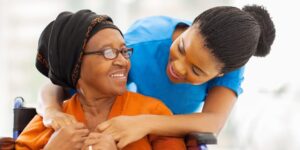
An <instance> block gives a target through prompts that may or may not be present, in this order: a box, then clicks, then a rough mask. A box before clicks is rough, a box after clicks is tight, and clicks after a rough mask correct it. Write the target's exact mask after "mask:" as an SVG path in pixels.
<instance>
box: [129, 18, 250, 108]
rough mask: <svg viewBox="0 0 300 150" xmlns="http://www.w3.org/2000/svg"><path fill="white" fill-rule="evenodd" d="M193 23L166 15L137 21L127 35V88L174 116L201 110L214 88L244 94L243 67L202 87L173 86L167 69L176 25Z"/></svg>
mask: <svg viewBox="0 0 300 150" xmlns="http://www.w3.org/2000/svg"><path fill="white" fill-rule="evenodd" d="M179 23H185V24H187V25H191V22H189V21H185V20H177V19H174V18H170V17H166V16H153V17H147V18H143V19H141V20H138V21H136V22H135V23H134V24H133V25H132V26H131V27H130V28H129V29H128V31H127V33H126V34H125V35H124V37H125V41H126V44H127V46H128V47H132V48H134V53H133V55H132V57H131V59H130V60H131V70H130V73H129V78H128V88H129V90H131V91H136V92H138V93H141V94H144V95H148V96H152V97H155V98H158V99H160V100H162V101H163V102H164V103H165V104H166V105H167V106H168V107H169V108H170V109H171V110H172V111H173V113H174V114H187V113H193V112H196V111H197V110H199V108H200V107H201V105H202V102H203V101H204V100H205V97H206V95H207V92H208V90H209V89H210V88H212V87H214V86H224V87H227V88H229V89H231V90H232V91H234V92H235V93H236V95H239V94H241V93H242V89H241V82H242V81H243V79H244V77H243V73H244V68H241V69H238V70H235V71H233V72H230V73H227V74H225V75H224V76H223V77H219V78H215V79H213V80H211V81H209V82H207V83H204V84H202V85H190V84H173V83H172V82H170V80H169V79H168V77H167V74H166V66H167V62H168V57H169V50H170V46H171V44H172V34H173V31H174V29H175V27H176V25H177V24H179Z"/></svg>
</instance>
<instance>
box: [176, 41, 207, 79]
mask: <svg viewBox="0 0 300 150" xmlns="http://www.w3.org/2000/svg"><path fill="white" fill-rule="evenodd" d="M180 41H181V42H182V50H183V51H184V53H186V51H185V46H184V40H183V38H181V40H180ZM192 65H193V67H195V68H197V69H199V70H200V71H201V72H203V73H204V74H205V75H208V74H207V73H206V72H204V71H203V70H202V69H201V68H200V67H198V66H196V65H195V64H192Z"/></svg>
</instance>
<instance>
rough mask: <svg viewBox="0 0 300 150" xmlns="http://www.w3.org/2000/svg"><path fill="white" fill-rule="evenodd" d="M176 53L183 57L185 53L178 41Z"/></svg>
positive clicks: (180, 42)
mask: <svg viewBox="0 0 300 150" xmlns="http://www.w3.org/2000/svg"><path fill="white" fill-rule="evenodd" d="M177 46H178V51H179V53H180V54H182V55H184V54H185V51H184V49H183V44H182V41H181V40H180V41H179V43H178V45H177Z"/></svg>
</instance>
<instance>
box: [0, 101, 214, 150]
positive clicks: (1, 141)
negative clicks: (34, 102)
mask: <svg viewBox="0 0 300 150" xmlns="http://www.w3.org/2000/svg"><path fill="white" fill-rule="evenodd" d="M36 114H37V112H36V110H35V108H28V107H24V99H23V98H22V97H16V98H15V100H14V123H13V136H12V138H10V137H3V138H0V150H13V149H15V140H16V139H17V137H18V136H19V135H20V133H21V132H22V131H23V129H24V128H25V127H26V125H27V124H28V123H29V122H30V120H31V119H32V118H33V117H34V116H35V115H36ZM184 140H185V143H186V145H187V149H189V148H190V147H193V149H195V147H197V148H196V149H198V150H207V146H206V145H207V144H217V138H216V136H215V135H214V134H212V133H190V134H188V135H187V136H185V138H184ZM195 145H196V146H195Z"/></svg>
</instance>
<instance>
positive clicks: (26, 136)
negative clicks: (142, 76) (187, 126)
mask: <svg viewBox="0 0 300 150" xmlns="http://www.w3.org/2000/svg"><path fill="white" fill-rule="evenodd" d="M63 111H64V112H65V113H67V114H70V115H73V116H74V117H75V118H76V120H77V121H79V122H82V123H85V122H86V121H85V116H84V112H83V110H82V107H81V104H80V101H79V99H78V95H77V94H75V95H74V96H73V97H71V98H70V99H69V100H67V101H65V103H64V105H63ZM139 114H156V115H171V114H172V113H171V111H170V110H169V109H168V108H167V107H166V106H165V105H164V104H163V103H162V102H160V101H159V100H156V99H154V98H151V97H147V96H143V95H140V94H137V93H132V92H126V93H124V94H123V95H122V96H118V97H117V98H116V100H115V102H114V104H113V106H112V109H111V111H110V114H109V116H108V119H110V118H113V117H116V116H120V115H129V116H133V115H139ZM85 124H86V123H85ZM53 132H54V131H53V129H52V128H47V127H45V126H44V124H43V118H42V117H41V116H39V115H36V116H35V117H34V118H33V119H32V120H31V121H30V123H29V124H28V125H27V126H26V128H25V129H24V130H23V132H22V133H21V135H20V136H19V137H18V139H17V141H16V143H17V144H16V149H34V150H37V149H42V148H43V147H44V146H45V145H46V144H47V142H48V140H49V138H50V137H51V135H52V134H53ZM151 149H154V150H155V149H156V150H182V149H186V148H185V144H184V142H183V140H182V139H181V138H171V137H161V136H146V137H144V138H142V139H140V140H138V141H136V142H134V143H131V144H129V145H128V146H126V147H125V148H124V149H123V150H151Z"/></svg>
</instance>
